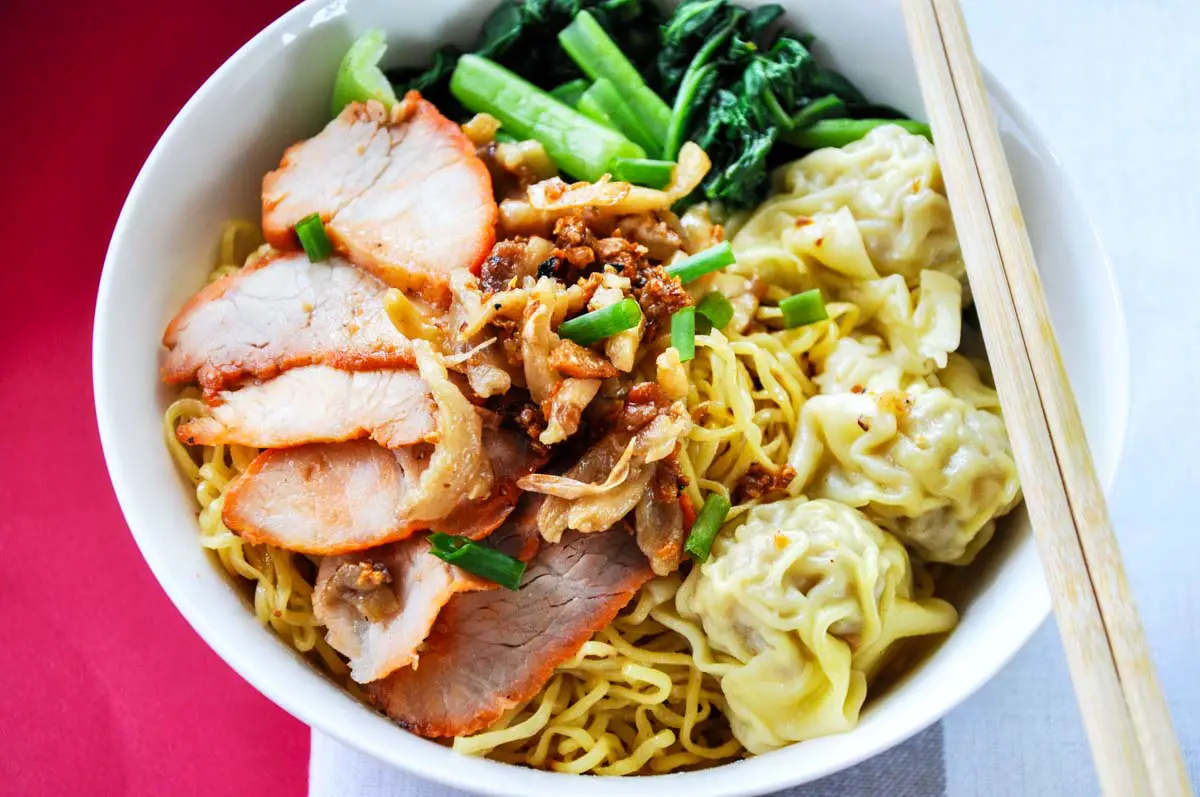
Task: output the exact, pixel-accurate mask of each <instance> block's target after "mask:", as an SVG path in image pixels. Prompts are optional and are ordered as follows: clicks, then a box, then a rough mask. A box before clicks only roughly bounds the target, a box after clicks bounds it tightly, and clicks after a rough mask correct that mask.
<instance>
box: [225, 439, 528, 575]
mask: <svg viewBox="0 0 1200 797" xmlns="http://www.w3.org/2000/svg"><path fill="white" fill-rule="evenodd" d="M483 441H484V442H483V447H484V450H485V452H486V453H487V454H488V455H489V457H490V458H492V459H494V460H495V464H494V465H493V466H492V467H493V471H494V475H495V478H494V479H493V480H492V491H491V493H490V494H489V495H488V496H487V497H485V498H483V499H477V500H472V499H470V498H468V497H466V496H465V495H464V496H461V497H460V500H459V501H458V503H457V504H456V505H455V506H454V508H453V510H452V511H451V512H448V513H447V515H445V516H444V517H443V518H437V519H432V520H431V519H428V518H424V517H421V516H420V515H419V514H417V513H415V512H414V510H413V507H416V506H418V505H419V504H420V503H421V501H420V499H421V497H422V496H421V493H422V492H423V491H430V490H433V491H443V488H442V486H441V484H440V483H439V484H429V483H428V480H424V479H422V476H423V475H424V473H425V472H426V470H427V468H428V467H429V462H430V460H431V457H432V447H431V446H429V445H426V444H420V445H416V446H410V447H407V448H400V449H395V450H389V449H386V448H382V447H380V446H378V445H376V444H375V443H373V442H371V441H370V440H352V441H349V442H343V443H315V444H312V445H304V446H299V447H296V448H289V449H281V450H272V451H265V452H263V453H262V454H260V455H259V456H258V458H256V459H255V460H254V462H253V463H251V465H250V467H249V468H248V469H247V470H246V472H245V473H244V474H242V475H241V476H240V477H239V478H238V479H237V481H236V482H234V484H233V485H232V486H231V487H230V488H229V491H228V492H227V493H226V495H225V507H224V511H223V512H222V518H223V519H224V521H225V524H226V525H227V526H229V528H231V529H233V530H234V531H236V532H238V533H239V534H240V535H241V536H242V537H243V538H245V539H247V540H250V541H251V542H266V543H270V544H272V545H277V546H279V547H281V548H286V549H288V550H291V551H300V552H303V553H308V554H321V555H330V554H341V553H350V552H353V551H361V550H364V549H366V548H373V547H375V546H377V545H383V544H384V543H388V542H394V541H396V540H401V539H404V538H405V537H408V536H409V535H410V534H412V533H413V532H414V531H416V530H418V529H426V528H431V527H433V528H436V529H439V530H442V531H446V532H448V533H453V534H461V535H465V536H469V537H472V538H473V539H479V538H481V537H484V536H486V535H487V534H488V533H490V532H491V531H492V529H494V528H495V527H496V526H498V525H499V524H500V523H502V522H503V521H504V519H505V518H506V517H507V516H508V514H509V512H511V511H512V508H513V506H514V505H515V504H516V502H517V499H518V498H519V497H520V490H518V489H517V488H516V484H515V482H516V480H517V479H519V478H520V477H521V476H523V475H525V474H527V473H530V472H532V471H533V470H534V469H536V468H537V467H538V465H539V464H540V463H541V459H540V458H537V457H535V456H534V454H533V452H532V451H531V450H530V448H529V444H528V443H529V441H528V438H526V437H525V436H524V435H523V434H521V433H519V432H513V431H510V430H496V431H492V430H484V433H483ZM485 461H486V458H485Z"/></svg>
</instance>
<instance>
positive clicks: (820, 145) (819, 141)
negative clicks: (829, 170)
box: [780, 119, 933, 149]
mask: <svg viewBox="0 0 1200 797" xmlns="http://www.w3.org/2000/svg"><path fill="white" fill-rule="evenodd" d="M884 125H899V126H900V127H903V128H904V129H905V130H907V131H908V132H910V133H913V134H915V135H918V136H925V138H927V139H929V140H930V141H932V140H933V133H931V132H930V130H929V125H927V124H925V123H924V122H914V121H913V120H912V119H821V120H820V121H817V122H813V123H812V124H810V125H809V126H808V127H805V128H803V129H797V130H789V131H787V132H784V133H780V138H782V139H783V140H784V141H786V142H788V143H789V144H793V145H795V146H797V147H800V149H824V148H825V147H844V146H846V145H847V144H849V143H851V142H854V141H858V140H859V139H860V138H862V137H863V136H865V135H866V134H867V133H870V132H871V131H872V130H874V129H875V128H877V127H883V126H884Z"/></svg>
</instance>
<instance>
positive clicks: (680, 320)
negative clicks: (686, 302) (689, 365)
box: [671, 307, 696, 363]
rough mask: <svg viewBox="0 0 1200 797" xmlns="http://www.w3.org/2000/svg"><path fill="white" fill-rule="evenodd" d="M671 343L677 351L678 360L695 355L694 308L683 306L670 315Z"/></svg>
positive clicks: (681, 360)
mask: <svg viewBox="0 0 1200 797" xmlns="http://www.w3.org/2000/svg"><path fill="white" fill-rule="evenodd" d="M671 345H672V346H674V347H675V350H676V351H677V352H679V361H680V362H683V363H685V362H687V361H688V360H690V359H692V358H693V357H695V356H696V308H695V307H684V308H682V309H680V310H676V311H675V313H674V314H673V315H672V316H671Z"/></svg>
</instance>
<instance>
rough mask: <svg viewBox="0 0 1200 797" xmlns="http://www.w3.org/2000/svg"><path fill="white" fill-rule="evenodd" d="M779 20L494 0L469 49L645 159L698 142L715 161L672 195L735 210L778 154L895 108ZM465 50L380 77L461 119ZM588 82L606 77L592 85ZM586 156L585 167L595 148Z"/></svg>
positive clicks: (838, 137)
mask: <svg viewBox="0 0 1200 797" xmlns="http://www.w3.org/2000/svg"><path fill="white" fill-rule="evenodd" d="M580 12H586V13H583V14H581V13H580ZM782 16H783V8H782V6H780V5H777V4H768V5H763V6H759V7H756V8H754V9H746V8H742V7H741V6H739V5H736V4H735V3H733V2H730V0H682V2H680V3H679V5H677V6H676V7H675V9H674V11H672V12H671V14H670V15H669V16H666V17H665V16H664V15H663V14H662V13H661V12H660V11H659V10H658V8H657V7H656V6H655V4H654V2H653V0H502V2H501V3H500V5H499V6H498V7H497V8H496V10H495V11H493V12H492V14H491V15H490V16H489V17H488V19H487V21H486V22H485V23H484V25H483V28H482V30H481V31H480V33H479V36H478V37H477V38H476V40H475V42H474V44H473V45H472V46H471V48H470V49H471V51H472V52H474V53H475V54H477V55H480V56H483V57H485V58H487V59H490V60H491V61H494V62H495V63H497V64H499V65H500V66H502V67H504V68H505V69H507V70H508V71H509V72H512V73H515V74H516V75H517V76H519V77H521V78H524V79H525V80H526V81H528V82H529V83H531V84H533V85H535V86H536V87H538V88H540V89H542V90H545V91H550V92H551V93H552V94H554V95H555V97H556V98H557V99H558V100H560V101H562V104H565V105H568V106H571V107H572V108H574V109H577V110H578V111H579V112H580V113H581V114H582V115H584V116H586V117H588V118H590V119H592V120H594V121H596V122H598V123H599V124H600V125H603V126H604V127H607V128H610V129H611V130H613V131H616V132H617V133H620V134H623V140H624V139H628V141H630V142H633V143H634V144H636V145H638V149H641V150H644V151H645V152H646V153H648V154H649V157H652V158H661V159H662V160H664V161H672V160H675V159H676V158H677V157H678V155H679V151H680V148H681V147H682V146H683V144H684V142H686V141H689V140H690V141H694V142H696V144H698V145H699V146H700V147H701V148H702V149H704V151H705V152H706V153H707V154H708V156H709V158H710V159H711V161H712V168H711V170H710V171H709V173H708V175H707V176H706V177H705V179H704V182H703V183H702V185H701V186H700V188H699V189H697V191H696V192H695V193H694V194H693V195H692V196H690V197H687V198H685V199H684V200H683V201H682V202H681V204H682V205H686V204H687V203H689V202H695V201H698V200H701V199H710V200H719V201H721V202H722V203H724V204H725V205H727V206H728V207H729V208H730V209H737V208H742V207H749V206H752V205H754V204H757V203H758V202H760V201H761V200H762V199H763V197H764V196H765V194H766V191H767V183H768V172H769V170H770V169H771V168H772V167H773V166H775V165H777V164H778V163H780V162H782V161H784V160H786V159H791V158H794V157H797V156H799V155H800V154H802V153H803V152H805V151H807V150H810V149H815V148H818V147H820V146H827V145H835V144H837V143H838V142H840V143H846V142H848V141H851V140H854V139H855V138H857V137H860V136H861V135H863V134H864V132H865V131H866V130H868V129H870V126H872V125H878V124H879V123H880V122H879V121H872V120H889V119H902V118H903V116H902V114H900V113H899V112H898V111H896V110H895V109H893V108H889V107H887V106H882V105H875V104H873V103H871V101H870V100H869V99H868V98H867V97H865V96H864V95H863V94H862V92H860V91H859V90H858V89H857V88H856V87H855V86H854V85H853V84H852V83H850V81H848V80H847V79H846V78H845V77H843V76H842V75H840V74H838V73H837V72H834V71H831V70H829V69H826V68H824V67H823V66H821V64H819V63H818V62H817V60H816V58H815V57H814V56H813V54H812V52H811V51H810V49H809V45H810V44H811V41H812V39H811V37H810V36H808V35H807V34H805V33H802V32H797V31H792V30H788V29H786V27H785V26H784V25H782V24H780V20H781V18H782ZM560 40H561V41H562V43H563V46H559V41H560ZM614 45H615V46H614ZM564 47H565V48H566V49H565V50H564ZM461 56H462V53H461V51H460V50H458V49H456V48H454V47H446V48H443V49H442V50H440V51H438V52H437V53H436V54H435V55H434V57H433V59H432V63H430V64H429V65H428V66H426V67H424V68H422V69H416V70H412V69H410V70H398V71H393V72H390V73H388V77H389V78H390V79H391V80H392V81H393V82H395V83H396V84H397V85H396V89H397V91H398V92H400V91H404V90H408V89H418V90H420V91H421V92H422V93H423V94H424V95H425V96H426V97H427V98H429V99H430V100H431V101H432V102H435V103H437V104H438V106H439V107H440V108H441V109H442V111H443V113H446V114H447V115H449V116H452V117H453V116H462V115H463V113H464V112H463V109H462V108H461V107H460V106H459V105H458V103H457V101H456V99H455V98H454V97H453V96H452V95H451V93H450V92H449V91H448V89H449V80H450V76H451V74H452V73H453V72H454V69H455V65H456V64H457V63H458V60H459V58H460V57H461ZM585 73H586V75H585ZM584 77H587V78H588V79H589V80H588V85H587V86H586V87H585V86H584V85H583V83H581V82H580V81H581V79H583V78H584ZM597 78H603V79H605V80H608V81H609V84H610V85H608V86H604V85H601V86H600V87H599V88H597V87H596V86H595V85H594V84H593V82H592V81H596V79H597ZM516 96H524V93H522V92H518V94H517V95H516ZM664 100H665V101H666V102H664ZM489 104H491V105H494V104H495V103H489ZM668 104H669V107H667V106H668ZM509 110H510V112H511V113H513V114H515V115H516V116H528V114H526V113H525V111H524V110H523V109H509ZM560 121H561V120H560ZM569 126H570V125H568V127H569ZM910 129H911V128H910ZM917 131H918V132H922V129H921V128H917ZM510 132H512V129H511V126H510ZM560 132H562V131H560ZM539 140H540V139H539ZM574 141H575V143H579V142H578V139H574ZM543 143H545V142H543ZM560 143H563V142H562V141H560ZM611 143H612V142H611V141H610V142H609V144H611ZM551 157H555V155H554V154H553V153H552V154H551ZM621 157H639V156H638V155H632V154H629V153H628V152H625V153H623V154H622V155H621ZM556 160H557V158H556ZM584 161H586V163H584V164H583V167H584V168H586V170H587V171H588V173H591V172H592V171H593V170H594V169H593V167H595V166H596V163H595V162H594V158H592V157H590V156H589V157H586V158H584ZM559 165H560V166H562V167H563V168H564V170H565V171H568V172H570V173H572V174H573V175H574V176H576V177H579V178H583V179H588V178H587V176H586V175H585V174H584V173H581V172H579V171H578V169H579V168H581V164H580V162H579V159H576V163H575V165H574V167H573V168H574V169H576V171H572V167H571V166H567V165H566V164H564V163H560V164H559Z"/></svg>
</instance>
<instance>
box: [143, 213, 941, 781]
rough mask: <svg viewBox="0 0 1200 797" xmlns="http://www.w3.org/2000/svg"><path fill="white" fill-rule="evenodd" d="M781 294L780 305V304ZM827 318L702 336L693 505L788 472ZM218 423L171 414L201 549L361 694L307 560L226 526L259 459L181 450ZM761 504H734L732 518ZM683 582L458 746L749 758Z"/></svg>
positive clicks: (263, 617)
mask: <svg viewBox="0 0 1200 797" xmlns="http://www.w3.org/2000/svg"><path fill="white" fill-rule="evenodd" d="M260 242H261V235H260V233H259V231H258V229H257V227H256V226H255V225H253V224H250V223H249V222H231V223H230V224H229V225H227V226H226V228H225V230H224V231H223V233H222V236H221V241H220V246H219V262H218V263H217V265H216V268H215V269H214V271H213V273H212V275H211V277H210V279H218V278H220V277H221V276H224V275H227V274H231V273H234V272H236V271H237V270H238V268H240V267H241V266H242V264H243V262H250V261H252V260H253V258H255V257H256V256H258V252H257V251H256V250H255V247H257V246H258V245H259V243H260ZM258 251H261V250H258ZM785 295H786V293H785ZM778 298H780V297H779V296H772V295H771V294H768V300H772V299H774V300H776V301H777V300H778ZM828 310H829V313H830V317H831V318H832V319H833V320H832V321H831V322H825V323H818V324H813V325H810V326H807V327H802V328H799V329H792V330H780V329H778V328H777V327H778V316H779V311H778V310H777V308H772V307H763V308H760V310H759V311H758V313H757V315H756V317H755V320H754V322H753V323H752V324H751V327H750V328H749V329H748V330H747V331H746V333H745V334H738V333H734V332H730V333H729V334H724V333H722V332H720V331H715V330H714V331H711V332H710V333H708V334H704V335H699V336H697V337H696V356H695V358H694V359H693V360H692V361H691V362H690V363H688V371H689V383H690V388H689V395H688V397H687V404H688V408H689V410H690V411H691V412H692V414H693V418H694V419H695V424H694V425H693V429H692V431H691V433H690V434H689V437H688V439H687V441H686V445H685V447H684V448H683V450H682V452H681V455H680V458H679V459H680V467H681V470H682V472H683V474H684V476H685V477H686V478H687V480H688V487H687V491H686V494H687V495H688V497H689V498H690V499H691V502H692V504H693V505H694V506H695V507H697V508H698V507H699V506H700V505H701V503H702V498H703V496H704V495H705V494H707V493H710V492H715V493H720V494H722V495H725V496H733V495H734V492H735V490H736V487H737V485H738V482H739V481H740V480H741V479H742V478H743V477H744V476H745V475H746V474H747V473H748V472H749V471H750V470H751V468H763V469H766V470H767V471H769V472H772V473H775V472H778V470H779V469H781V468H782V467H783V466H784V465H785V464H786V460H787V454H788V450H789V447H790V445H791V440H792V439H793V437H794V436H795V432H796V427H797V423H798V419H799V413H800V409H801V408H802V406H803V404H804V402H805V400H806V399H807V397H808V396H811V395H813V394H815V393H816V392H817V390H816V387H815V385H814V384H813V383H812V380H811V379H810V378H809V376H808V374H807V372H806V368H807V362H808V358H809V357H812V358H820V357H823V356H824V355H825V354H827V353H828V352H829V350H831V349H832V347H833V346H834V345H835V344H836V343H837V340H838V339H839V338H840V337H842V336H844V335H846V334H848V333H849V331H850V330H852V329H853V328H854V327H855V325H856V324H857V323H858V318H859V315H860V313H859V311H858V308H857V307H856V306H854V305H850V304H830V305H829V306H828ZM772 325H774V327H776V328H773V327H772ZM648 348H650V349H651V351H650V352H649V354H648V355H647V361H648V362H650V363H653V355H654V353H655V352H654V348H655V347H653V346H652V347H648ZM204 412H205V408H204V404H203V403H202V402H201V401H200V400H199V397H198V395H196V394H195V392H194V391H189V392H185V393H184V394H183V395H182V396H181V397H180V398H179V399H178V400H177V401H175V402H174V403H172V404H171V406H170V407H168V408H167V411H166V413H165V415H164V418H163V423H164V432H165V436H166V438H167V444H168V448H169V449H170V451H171V455H172V457H173V458H174V459H175V461H176V463H177V464H178V466H179V469H180V472H181V473H182V474H183V475H184V477H185V478H187V479H188V480H189V481H190V482H191V483H192V484H193V485H194V487H195V494H196V500H197V503H198V504H199V506H200V515H199V525H200V540H201V544H202V545H203V546H204V547H205V548H207V549H209V550H211V551H213V553H214V554H215V556H216V558H217V560H218V561H219V562H220V563H221V566H222V567H223V568H224V569H225V570H226V571H227V572H229V574H230V575H231V576H234V577H235V578H238V579H244V580H247V581H248V582H250V583H252V584H253V591H254V593H253V594H254V597H253V600H254V609H255V613H256V615H257V616H258V618H259V620H260V621H262V622H263V623H264V624H265V625H269V626H270V627H271V629H272V630H273V631H274V632H275V633H276V634H278V635H279V636H280V637H281V638H282V639H284V640H286V641H287V642H288V643H289V644H291V645H293V646H294V647H295V648H296V649H297V650H300V651H303V652H307V653H311V654H312V655H313V656H314V660H315V661H317V662H319V663H320V664H321V665H322V666H323V667H325V668H326V669H327V670H328V671H330V672H331V673H333V674H334V675H335V676H336V677H337V678H338V679H339V680H341V681H342V682H343V683H345V684H346V685H347V687H348V688H349V689H350V690H351V691H352V692H354V693H355V694H359V690H358V688H357V687H356V685H354V684H353V683H352V682H350V681H349V679H348V677H347V668H346V665H345V663H344V661H343V659H342V658H341V657H340V656H339V655H338V654H337V653H336V652H335V651H334V650H333V649H332V648H330V647H329V645H328V644H327V643H326V642H325V640H324V629H323V627H322V626H321V624H320V623H319V622H318V621H317V619H316V617H315V616H314V615H313V612H312V591H313V585H312V583H311V582H310V581H309V580H308V579H307V578H306V577H305V575H304V572H303V571H302V570H300V569H299V568H297V561H296V559H297V556H298V555H297V554H292V553H289V552H287V551H283V550H280V549H277V548H273V547H271V546H265V545H256V544H249V543H245V542H243V541H242V540H241V538H240V537H238V536H237V535H236V534H234V533H232V532H231V531H230V530H229V529H228V528H227V527H226V526H225V524H224V523H223V522H222V520H221V508H222V506H223V504H224V496H225V492H226V490H227V489H228V488H229V485H230V484H231V483H232V482H233V481H234V480H235V479H236V478H237V477H238V475H239V474H241V473H242V472H243V471H244V470H245V469H246V468H247V467H248V466H249V464H250V462H251V461H252V460H253V459H254V457H255V456H256V455H257V454H258V452H257V451H256V450H255V449H251V448H245V447H241V446H212V447H204V448H189V447H187V446H184V445H183V444H182V443H180V442H179V441H178V440H177V439H176V437H175V428H176V426H177V425H178V424H180V423H182V422H185V421H187V420H189V419H191V418H195V417H198V416H200V415H203V414H204ZM755 503H756V502H755V501H746V502H742V503H740V504H738V505H735V506H734V508H733V510H732V512H731V515H730V517H731V518H732V517H735V516H736V515H738V514H740V513H742V512H745V511H747V510H748V509H749V508H750V507H751V506H753V505H754V504H755ZM921 575H922V574H918V578H920V577H921ZM679 583H680V581H679V579H678V578H677V577H672V578H665V579H656V580H655V581H652V582H651V583H649V584H647V585H646V586H645V587H644V588H643V589H642V590H641V591H640V592H639V593H638V595H637V597H636V600H635V602H634V603H633V604H632V605H631V606H630V607H628V608H627V611H626V612H625V613H624V614H623V615H622V616H620V617H618V618H617V620H615V621H614V622H613V623H612V624H611V625H610V626H609V627H607V628H605V629H602V630H601V631H599V632H598V633H597V634H596V636H595V637H594V638H593V639H592V640H591V641H589V642H588V643H586V644H585V645H584V646H583V648H582V649H581V650H580V651H579V652H578V654H577V655H576V656H575V657H573V658H572V659H571V660H570V661H568V662H566V663H564V664H563V665H561V666H560V667H559V668H558V669H557V670H556V672H555V674H554V676H553V677H552V678H551V679H550V681H549V682H548V683H547V684H546V686H545V687H544V688H543V689H542V690H541V692H539V693H538V694H537V695H536V696H534V697H533V698H532V699H530V700H528V701H526V702H525V703H522V704H520V705H518V706H515V707H513V708H512V709H510V710H508V711H506V712H505V713H504V715H503V716H502V717H501V718H500V719H499V720H498V721H496V722H495V723H493V724H492V725H491V726H490V727H489V728H488V729H486V730H484V731H482V732H480V733H477V734H474V735H472V736H464V737H459V738H456V739H455V740H454V742H453V746H454V749H455V750H456V751H458V752H461V753H467V754H473V755H486V756H488V757H490V758H493V759H495V760H498V761H504V762H509V763H514V764H523V765H526V766H531V767H536V768H539V769H550V770H554V771H558V772H570V773H576V774H587V773H591V774H601V775H627V774H637V773H649V772H653V773H665V772H672V771H677V770H681V769H695V768H699V767H705V766H712V765H714V764H718V763H721V762H724V761H729V760H733V759H736V758H740V757H741V756H742V755H744V751H743V748H742V746H741V745H740V744H739V743H738V741H737V740H736V739H735V738H734V737H733V734H732V731H731V730H730V727H729V724H728V722H727V721H726V720H725V718H724V712H725V710H726V704H725V699H724V697H723V695H722V694H721V691H720V688H719V687H718V685H717V681H716V679H715V678H714V677H713V676H711V675H708V674H705V673H704V672H702V671H701V669H700V668H699V667H698V666H697V664H696V660H697V658H699V659H700V660H702V661H705V662H706V663H707V662H709V661H711V660H712V659H713V656H714V654H713V653H712V651H711V650H710V649H709V648H708V646H707V643H706V641H705V639H704V632H703V630H702V629H700V628H699V627H698V626H695V625H694V624H691V623H689V622H687V621H685V620H683V619H682V618H680V617H679V616H678V614H677V613H676V612H675V609H674V593H675V591H676V589H677V588H678V585H679Z"/></svg>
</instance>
